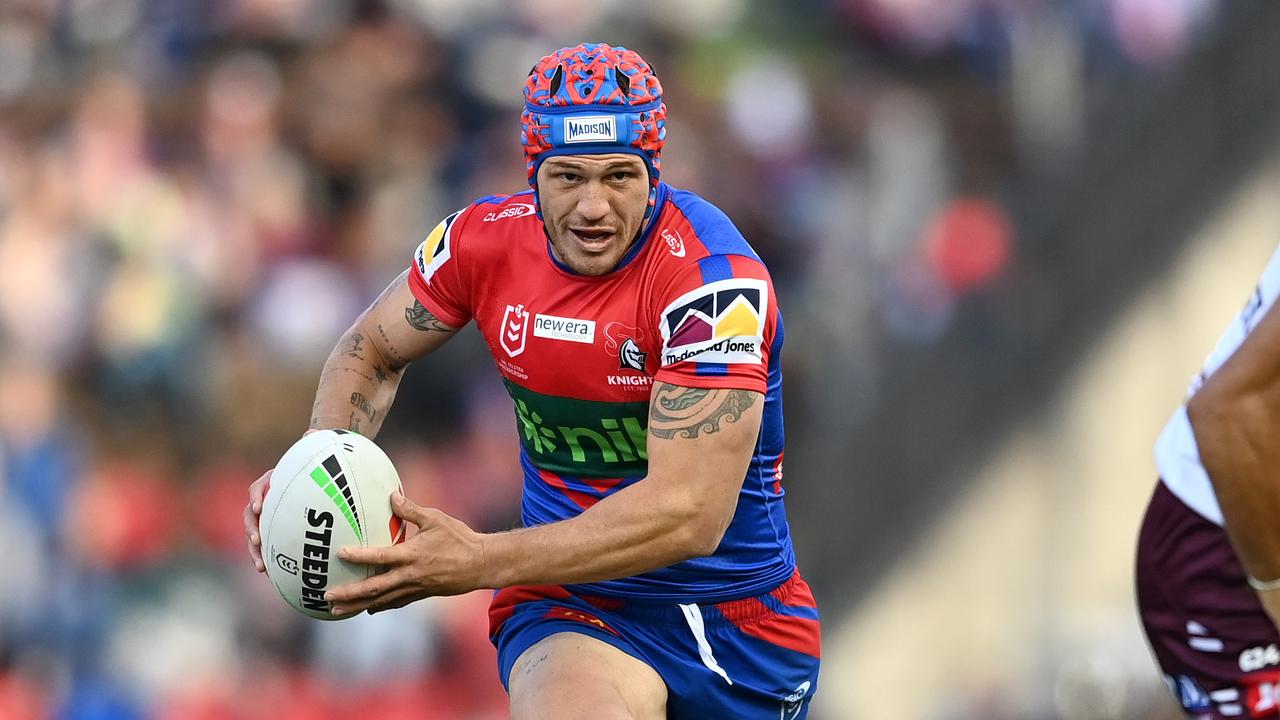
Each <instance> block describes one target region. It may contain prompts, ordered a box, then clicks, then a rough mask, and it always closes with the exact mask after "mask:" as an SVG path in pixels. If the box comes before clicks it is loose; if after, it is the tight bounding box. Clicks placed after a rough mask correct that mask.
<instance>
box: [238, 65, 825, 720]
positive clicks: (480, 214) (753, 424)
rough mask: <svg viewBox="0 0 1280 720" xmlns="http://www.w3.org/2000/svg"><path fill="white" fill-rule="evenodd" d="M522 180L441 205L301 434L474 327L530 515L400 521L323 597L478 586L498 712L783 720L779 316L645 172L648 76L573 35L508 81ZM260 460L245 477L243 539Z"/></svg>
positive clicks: (659, 134)
mask: <svg viewBox="0 0 1280 720" xmlns="http://www.w3.org/2000/svg"><path fill="white" fill-rule="evenodd" d="M524 97H525V109H524V112H523V114H522V117H521V120H522V133H521V138H522V142H523V145H524V152H525V158H526V160H527V168H528V181H529V184H530V185H531V186H532V191H526V192H523V193H519V194H516V195H511V196H494V197H487V198H483V199H481V200H478V201H476V202H474V203H472V204H471V205H469V206H468V207H466V208H465V209H463V210H461V211H459V212H457V213H454V214H453V215H450V216H449V217H448V218H446V219H445V220H444V221H443V222H441V223H440V224H439V225H438V226H437V227H436V228H435V230H433V231H432V232H431V234H430V235H429V236H428V237H427V239H426V241H425V242H423V243H422V245H421V246H420V247H419V248H418V250H417V254H416V256H415V257H414V259H413V263H412V265H411V267H410V268H409V269H408V270H407V271H406V273H405V274H404V275H401V277H400V278H398V279H397V280H396V281H395V282H393V283H392V284H391V285H390V287H388V288H387V290H386V291H385V292H384V293H383V295H382V297H380V298H378V300H376V301H375V302H374V304H373V305H372V306H371V307H370V308H369V309H368V310H367V311H365V313H364V314H363V315H362V316H361V317H360V318H359V319H357V321H356V323H355V325H354V326H352V328H351V329H350V330H349V331H347V333H346V335H344V336H343V338H342V339H341V340H340V341H339V343H338V346H337V348H335V350H334V351H333V354H332V355H331V356H330V357H329V360H328V362H327V363H326V365H325V369H324V372H323V374H322V376H321V382H320V387H319V390H318V391H317V394H316V401H315V407H314V410H313V415H312V422H311V426H312V427H313V428H333V427H336V428H347V429H351V430H355V431H358V432H363V433H365V434H367V435H372V434H374V433H375V432H376V431H377V430H378V427H379V425H380V423H381V421H382V418H383V417H385V415H386V411H387V408H388V407H389V406H390V404H391V402H392V398H393V396H394V394H395V389H396V386H397V384H398V381H399V378H400V375H401V373H402V371H403V368H404V367H405V365H406V364H407V363H409V362H411V361H413V360H415V359H417V358H420V357H422V356H424V355H427V354H428V353H430V352H431V351H432V350H434V349H435V348H437V347H439V346H440V345H441V344H442V343H444V342H445V341H446V340H448V339H449V338H450V337H451V336H452V335H453V334H454V333H455V332H456V331H457V329H458V328H461V327H462V326H464V325H466V324H467V323H468V322H472V321H474V322H475V324H476V327H477V328H478V329H479V331H480V333H481V335H482V336H483V337H484V339H485V341H486V343H487V344H488V346H489V351H490V352H491V353H492V356H493V359H494V362H495V364H496V365H497V369H498V372H499V373H500V374H501V376H502V379H503V382H504V383H505V385H506V388H507V390H508V392H509V393H510V395H511V398H512V400H513V402H514V408H515V414H516V423H517V428H518V431H519V436H520V441H521V447H520V458H521V463H522V465H523V467H524V494H523V520H524V525H525V527H524V528H523V529H520V530H515V531H512V532H506V533H497V534H479V533H476V532H475V531H473V530H471V529H470V528H469V527H467V526H466V525H465V524H463V523H462V522H460V521H458V520H456V519H454V518H451V517H449V516H447V515H445V514H444V513H442V512H440V511H439V510H435V509H427V508H421V507H418V506H416V505H414V504H413V503H412V502H410V501H408V500H404V499H400V498H396V499H395V501H394V509H395V511H396V513H397V514H399V515H401V516H402V517H404V518H405V519H407V520H409V521H411V522H414V523H415V524H417V525H418V526H419V527H420V529H421V531H420V534H419V535H417V536H416V537H415V538H414V539H411V540H410V541H408V542H406V543H404V544H402V545H399V546H396V547H393V548H375V549H368V550H361V549H350V550H343V551H342V557H343V558H345V559H348V560H351V561H354V562H360V563H366V564H376V565H383V566H387V567H388V568H389V570H388V571H387V572H386V573H384V574H381V575H378V576H376V577H374V578H371V579H369V580H366V581H363V582H360V583H356V584H353V585H350V586H346V587H342V588H338V589H335V590H333V591H332V592H331V593H330V594H329V595H328V596H327V597H329V598H330V599H331V602H332V603H333V611H334V612H335V613H337V614H348V613H355V612H359V611H362V610H366V609H367V610H371V611H373V610H382V609H386V608H393V607H400V606H402V605H405V604H406V603H409V602H412V601H414V600H417V599H419V598H424V597H428V596H432V595H449V594H454V593H463V592H468V591H470V590H474V589H477V588H498V589H499V590H498V592H497V593H496V594H495V595H494V599H493V604H492V607H491V611H490V635H491V637H492V639H493V642H494V644H495V645H496V647H497V649H498V660H499V665H500V672H501V678H502V681H503V683H504V684H505V685H506V686H507V687H508V690H509V692H510V696H511V709H512V716H513V717H515V718H557V719H564V718H590V719H591V720H601V719H605V718H638V719H645V720H648V719H651V718H663V717H670V718H761V719H762V720H763V719H765V718H768V719H769V720H774V719H775V718H779V717H781V718H783V719H784V720H792V719H793V718H803V717H805V716H806V714H807V710H808V705H809V701H810V698H812V696H813V692H814V690H815V688H816V684H817V675H818V665H819V661H818V657H819V627H818V614H817V609H816V607H815V603H814V600H813V596H812V594H811V593H810V591H809V588H808V586H807V585H806V584H805V582H804V580H802V579H801V578H800V576H799V574H798V573H797V572H796V565H795V558H794V555H793V552H792V547H791V541H790V536H789V531H788V526H787V521H786V517H785V514H784V510H783V502H782V497H783V489H782V484H781V480H782V453H783V431H782V404H781V403H782V399H781V382H782V376H781V370H780V364H779V363H780V358H779V353H780V351H781V348H782V338H783V330H782V319H781V316H780V315H779V313H778V306H777V301H776V297H775V295H774V290H773V286H772V283H771V282H770V279H769V274H768V271H767V270H766V269H765V267H764V265H763V264H762V263H761V262H760V259H759V258H758V257H757V256H756V254H755V253H754V252H753V251H752V249H751V248H750V246H749V245H748V244H747V243H746V242H745V241H744V240H743V238H742V236H741V234H740V233H739V232H738V231H737V229H736V228H735V227H734V226H733V224H732V223H731V222H730V221H729V220H728V218H726V217H725V216H724V214H723V213H721V212H720V211H719V210H718V209H716V208H715V207H714V206H712V205H710V204H709V203H707V202H706V201H705V200H703V199H702V198H700V197H698V196H696V195H694V194H693V193H690V192H686V191H682V190H677V189H675V188H672V187H670V186H668V185H665V184H663V183H660V182H659V180H658V176H659V170H660V167H661V163H660V158H661V151H662V146H663V141H664V137H665V117H666V106H665V105H664V104H663V100H662V88H661V85H660V84H659V82H658V78H657V77H656V76H655V75H654V74H653V72H652V70H651V69H650V67H649V66H648V65H647V64H646V63H645V61H644V60H643V59H641V57H640V56H639V55H637V54H636V53H634V52H632V51H629V50H626V49H624V48H618V47H610V46H608V45H594V44H584V45H579V46H577V47H573V48H565V49H562V50H559V51H557V52H555V53H553V54H551V55H549V56H547V57H545V58H543V59H542V60H541V61H540V62H539V63H538V64H537V66H535V67H534V69H533V71H532V72H531V73H530V75H529V79H528V81H527V82H526V83H525V88H524ZM269 475H270V473H268V474H267V475H264V476H263V478H262V479H260V480H258V481H257V482H255V483H254V484H253V485H252V486H251V488H250V505H249V507H247V508H246V510H245V532H246V534H247V535H248V537H249V543H250V550H251V553H252V555H253V559H254V562H255V563H256V564H257V567H258V568H259V569H260V570H261V569H262V567H263V566H262V560H261V556H260V554H259V551H258V543H259V539H258V535H257V518H256V515H257V513H258V511H259V508H260V507H261V500H262V495H263V489H264V487H265V485H266V483H267V481H268V479H269Z"/></svg>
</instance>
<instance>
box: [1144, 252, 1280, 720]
mask: <svg viewBox="0 0 1280 720" xmlns="http://www.w3.org/2000/svg"><path fill="white" fill-rule="evenodd" d="M1277 295H1280V250H1277V252H1276V253H1275V254H1274V255H1272V257H1271V260H1270V261H1269V262H1268V264H1267V267H1266V269H1265V270H1264V272H1263V275H1262V279H1261V281H1259V283H1258V286H1257V288H1256V290H1255V291H1254V293H1253V295H1252V296H1251V297H1250V298H1249V301H1248V302H1247V303H1246V304H1245V307H1244V309H1243V310H1242V311H1241V313H1240V315H1239V316H1238V317H1237V318H1236V319H1235V321H1234V322H1233V323H1232V324H1231V325H1230V327H1228V328H1227V331H1226V332H1225V333H1224V334H1223V335H1222V337H1221V339H1220V340H1219V341H1218V344H1217V346H1216V347H1215V348H1214V350H1213V352H1212V353H1211V354H1210V355H1209V358H1208V360H1206V362H1205V365H1204V369H1203V370H1202V371H1201V372H1200V373H1199V374H1198V375H1196V377H1195V378H1194V379H1193V380H1192V383H1191V388H1190V392H1189V394H1188V400H1187V401H1186V403H1185V404H1184V405H1183V406H1181V407H1179V408H1178V410H1177V411H1176V412H1175V413H1174V415H1173V417H1172V418H1171V419H1170V420H1169V423H1168V424H1167V425H1166V426H1165V428H1164V431H1163V432H1162V433H1161V435H1160V438H1159V440H1158V441H1157V443H1156V464H1157V467H1158V469H1159V472H1160V482H1159V483H1158V484H1157V486H1156V490H1155V495H1154V496H1153V497H1152V499H1151V503H1150V505H1149V507H1148V508H1147V514H1146V518H1145V520H1144V521H1143V525H1142V530H1141V533H1140V534H1139V539H1138V554H1137V597H1138V607H1139V610H1140V612H1141V615H1142V623H1143V628H1144V629H1145V631H1146V633H1147V639H1148V640H1149V642H1150V644H1151V648H1152V652H1153V654H1154V655H1155V658H1156V661H1157V662H1158V663H1159V665H1160V667H1161V669H1162V671H1163V672H1164V677H1165V681H1166V683H1167V684H1168V685H1169V688H1170V690H1171V691H1173V693H1174V695H1175V696H1176V697H1177V698H1178V701H1179V702H1180V703H1181V705H1182V707H1183V710H1184V711H1185V712H1186V714H1187V717H1190V718H1197V719H1205V720H1209V719H1212V720H1217V719H1218V718H1236V717H1247V718H1268V717H1276V716H1280V633H1277V629H1276V628H1277V626H1276V623H1277V620H1280V310H1276V309H1274V308H1273V305H1274V304H1275V300H1276V296H1277Z"/></svg>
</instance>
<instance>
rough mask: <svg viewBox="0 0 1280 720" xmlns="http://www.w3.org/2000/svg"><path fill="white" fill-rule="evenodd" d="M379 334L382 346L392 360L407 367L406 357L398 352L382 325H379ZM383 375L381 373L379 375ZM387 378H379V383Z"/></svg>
mask: <svg viewBox="0 0 1280 720" xmlns="http://www.w3.org/2000/svg"><path fill="white" fill-rule="evenodd" d="M378 334H379V335H381V336H382V346H383V347H385V348H386V349H387V354H388V355H390V356H391V360H392V361H394V362H395V363H397V364H399V365H407V364H408V363H407V362H406V361H405V359H404V356H403V355H401V354H400V351H399V350H396V346H395V344H393V343H392V342H391V337H390V336H388V335H387V329H386V328H384V327H382V323H378ZM379 374H380V375H381V373H379ZM383 379H385V378H379V380H378V382H382V380H383Z"/></svg>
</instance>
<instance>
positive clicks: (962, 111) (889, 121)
mask: <svg viewBox="0 0 1280 720" xmlns="http://www.w3.org/2000/svg"><path fill="white" fill-rule="evenodd" d="M1213 5H1214V3H1213V2H1211V0H1092V1H1090V2H1085V1H1084V0H1081V2H1065V1H1064V2H1052V1H1049V0H965V1H959V0H924V1H919V0H916V1H910V2H908V1H905V0H805V1H803V2H787V3H781V2H779V3H774V2H767V1H766V0H757V1H749V0H700V1H699V2H688V3H686V2H680V1H679V0H655V1H654V2H650V3H630V2H624V0H600V1H599V2H595V3H589V4H584V3H578V2H573V1H572V0H521V1H519V2H513V3H509V2H501V1H500V0H401V1H399V2H396V1H395V0H385V1H383V2H373V1H361V0H234V1H229V2H218V3H204V2H198V1H196V0H72V1H71V2H57V1H55V0H10V1H8V2H5V3H3V4H0V555H2V556H3V557H5V558H6V566H5V573H4V578H3V580H2V581H0V720H10V719H17V718H50V717H58V718H104V719H105V718H111V719H115V718H120V719H122V720H123V719H131V718H152V717H155V718H193V717H194V718H202V717H208V718H222V717H244V718H258V717H262V718H266V717H272V718H282V717H295V716H296V717H307V718H326V717H340V716H345V715H346V714H349V713H354V712H355V711H357V710H358V711H360V712H367V713H376V714H377V715H378V716H381V717H383V718H388V719H390V718H398V717H415V718H442V719H453V718H458V719H462V718H491V717H503V716H504V712H505V710H504V708H505V704H504V696H503V694H502V691H501V687H500V686H499V685H498V683H497V680H496V678H495V675H496V673H495V672H494V662H493V652H492V649H491V648H490V647H489V646H488V640H487V638H486V637H485V627H486V620H485V608H486V605H487V598H486V597H485V596H484V594H483V593H477V594H473V595H471V596H466V597H462V598H454V599H448V600H440V601H433V602H424V603H419V604H417V605H415V606H412V607H411V608H409V609H406V610H402V611H399V612H396V613H391V614H387V615H380V616H377V617H362V618H359V619H354V620H349V621H345V622H343V623H336V624H325V623H316V622H313V621H305V620H303V619H302V618H301V617H300V616H296V615H295V614H294V613H293V612H292V611H291V610H289V609H288V608H287V607H286V606H285V605H284V603H282V602H280V601H279V600H278V598H276V597H275V596H274V590H273V589H272V588H271V586H270V584H269V583H267V582H266V581H265V579H263V578H261V577H259V576H258V575H256V574H255V573H254V572H253V569H252V566H251V565H250V563H249V561H248V559H247V555H246V553H245V548H244V540H243V535H242V531H241V526H240V522H241V521H240V512H241V509H242V507H243V505H244V501H245V488H246V486H247V485H248V484H249V482H250V481H252V480H253V479H254V478H256V477H257V476H258V475H259V474H260V473H261V472H262V471H263V470H265V469H266V468H268V467H270V465H271V464H272V462H273V460H274V458H275V457H277V456H278V455H279V453H280V452H282V451H283V450H284V449H285V448H286V447H287V446H288V445H289V443H291V442H292V441H293V440H294V439H296V437H297V436H298V435H299V434H300V433H301V432H302V430H303V429H304V428H305V427H306V424H307V419H308V417H307V413H308V410H309V408H310V403H311V397H312V393H313V391H314V387H315V381H316V377H317V374H318V371H319V367H320V364H321V362H322V361H323V359H324V357H325V356H326V355H327V353H328V350H329V349H330V347H331V346H332V343H333V342H334V340H335V339H336V338H337V336H338V335H339V334H340V333H341V331H342V330H343V329H344V328H345V327H346V326H347V325H348V324H349V323H350V321H351V320H352V319H353V318H354V316H355V315H356V314H357V313H358V312H359V311H360V310H361V309H362V308H363V307H364V306H365V305H366V304H367V303H368V302H369V301H370V300H371V299H372V298H373V297H375V296H376V295H377V293H378V292H379V291H380V290H381V288H382V287H383V286H384V285H385V284H386V283H387V282H388V281H389V280H390V279H391V278H393V277H395V276H396V275H397V274H398V273H399V271H400V270H401V269H402V268H403V267H405V266H406V265H407V263H408V261H409V256H410V253H411V252H412V250H413V248H414V247H415V246H416V245H417V243H418V242H419V240H420V239H421V236H422V235H423V233H424V232H425V231H426V230H428V229H429V228H430V227H432V226H433V225H434V224H435V223H436V222H437V221H438V220H439V219H440V218H441V217H443V216H444V215H446V214H447V213H449V212H451V211H452V210H454V209H456V208H458V207H461V206H462V205H464V204H465V203H466V202H468V201H469V200H470V199H472V198H474V197H478V196H481V195H486V194H491V193H501V192H517V191H519V190H521V189H523V177H524V174H523V164H522V159H521V156H520V150H519V146H518V106H519V101H520V97H519V88H520V86H521V82H522V81H523V78H524V75H525V74H526V73H527V72H528V68H529V67H531V66H532V64H533V62H534V61H536V60H537V58H538V57H540V56H541V55H542V54H544V53H546V52H548V51H550V50H552V49H554V48H556V47H559V46H561V45H567V44H575V43H577V42H579V41H581V40H584V39H586V40H605V41H609V42H614V43H618V44H624V45H627V46H629V47H632V48H633V49H636V50H639V51H640V52H641V53H642V54H643V55H645V56H646V57H647V58H648V59H649V60H650V61H651V62H652V63H653V64H654V66H655V67H656V68H657V70H658V72H659V75H660V77H662V79H663V82H664V86H665V88H666V93H667V101H668V105H669V107H670V120H669V126H668V133H669V136H668V137H669V140H668V146H667V147H668V149H667V156H666V157H667V161H666V162H665V163H664V179H665V180H667V181H668V182H671V183H673V184H676V185H679V186H683V187H688V188H690V189H694V190H696V191H699V192H701V193H703V194H704V195H705V196H707V197H708V198H709V199H711V200H712V201H713V202H715V203H716V204H718V205H720V206H721V207H722V208H723V209H725V210H726V212H727V213H728V214H729V215H730V217H732V218H734V220H735V221H736V222H737V223H738V225H739V227H740V228H741V229H742V230H743V233H744V234H745V235H746V236H747V238H748V239H749V240H750V241H751V242H752V243H753V244H754V245H755V247H756V248H757V249H758V250H759V252H760V253H761V254H762V255H763V256H764V257H765V259H766V261H767V262H768V263H769V264H770V267H771V269H772V271H773V273H774V276H775V279H776V281H777V283H778V286H779V288H780V294H781V295H782V300H783V305H784V307H785V308H786V309H787V311H788V322H789V325H790V326H791V327H790V328H789V329H790V330H792V332H790V333H789V334H788V335H789V347H790V348H791V349H790V350H789V354H788V358H787V362H788V363H789V364H788V373H789V375H790V376H792V377H793V378H795V379H794V383H795V384H796V385H795V388H794V390H789V393H793V394H791V395H789V398H788V403H789V406H790V409H791V410H792V412H791V414H790V418H789V420H790V422H791V423H792V425H793V427H794V426H796V425H802V424H803V423H804V422H805V419H804V410H805V407H806V405H807V404H810V403H816V402H817V401H815V400H812V397H813V396H817V395H821V394H823V393H824V392H829V391H830V390H831V388H833V387H834V388H835V389H836V391H838V393H839V394H840V397H841V398H843V402H844V403H845V407H846V409H849V408H852V411H854V412H856V408H857V407H858V401H857V398H858V396H859V394H860V393H861V394H865V393H867V392H870V390H871V389H872V388H874V386H875V381H876V378H877V376H878V373H880V372H882V371H883V368H881V367H880V365H879V363H880V360H881V358H882V356H883V348H884V347H885V346H886V345H887V344H907V345H912V346H919V347H920V348H921V351H922V352H927V348H928V346H929V344H930V343H931V342H932V341H934V340H935V339H936V338H938V337H939V336H940V335H941V334H942V333H944V332H946V331H947V329H948V327H949V325H950V323H951V322H953V317H954V308H955V307H956V305H957V303H962V302H964V301H965V299H966V298H967V297H969V296H971V295H974V294H980V293H981V292H982V291H983V289H984V288H985V287H988V286H990V285H991V284H992V283H996V282H1000V281H1001V280H1002V278H1005V277H1007V276H1009V274H1010V273H1011V272H1013V271H1014V270H1015V269H1016V267H1017V264H1018V258H1019V252H1020V248H1019V243H1018V241H1017V237H1016V231H1015V227H1016V223H1015V220H1014V217H1015V215H1016V208H1017V193H1018V188H1019V186H1020V185H1021V184H1022V183H1025V182H1027V179H1028V178H1035V177H1040V176H1045V175H1052V174H1053V173H1055V172H1059V171H1061V169H1062V168H1064V167H1067V166H1069V165H1070V164H1071V163H1072V162H1074V159H1073V154H1072V153H1073V150H1074V149H1075V148H1076V147H1077V145H1078V143H1079V142H1080V134H1081V132H1082V131H1083V130H1082V128H1083V127H1084V126H1085V124H1086V122H1087V120H1088V117H1087V115H1088V112H1089V108H1090V107H1091V105H1090V99H1091V98H1095V97H1098V96H1100V94H1102V93H1105V92H1106V89H1107V83H1108V79H1109V78H1112V77H1115V76H1117V75H1123V74H1134V73H1138V74H1159V73H1161V72H1162V71H1164V70H1165V69H1166V68H1169V67H1172V66H1175V65H1176V63H1177V62H1178V59H1179V57H1180V56H1181V55H1182V54H1183V52H1185V50H1186V48H1187V47H1188V44H1189V43H1190V42H1191V41H1192V39H1193V38H1194V37H1195V34H1196V32H1197V31H1201V32H1202V31H1204V29H1205V28H1207V27H1210V26H1211V21H1212V16H1213V13H1212V9H1213ZM793 328H798V329H793ZM456 345H457V347H456V348H455V347H450V348H448V349H447V350H446V351H444V352H442V354H441V357H440V358H439V359H438V361H437V360H436V359H433V361H432V363H430V367H429V368H414V369H413V371H411V373H410V374H409V376H408V377H407V378H406V381H405V385H404V387H403V389H402V391H401V399H400V403H399V405H398V406H397V408H396V410H395V412H394V413H393V415H392V416H391V418H390V419H389V421H388V424H387V426H386V428H385V429H384V433H383V435H382V436H380V438H379V440H380V442H381V443H382V444H383V445H384V447H386V448H387V449H388V451H389V452H390V453H391V455H392V457H393V459H394V460H395V461H396V463H397V467H398V468H399V470H400V473H401V475H402V478H403V480H404V483H405V486H406V492H407V493H408V494H409V495H410V496H411V497H414V498H415V499H416V500H417V501H418V502H420V503H422V504H427V505H438V506H440V507H442V508H444V509H446V510H447V511H448V512H450V513H451V514H453V515H455V516H458V517H460V518H462V519H463V520H465V521H467V522H469V523H471V524H472V525H473V526H476V527H478V528H482V529H498V528H502V527H509V526H511V525H512V524H513V523H514V522H516V518H517V517H518V514H517V505H518V493H519V487H518V477H519V468H518V465H517V462H516V445H515V433H514V428H513V427H512V419H511V414H510V408H509V406H508V402H509V401H508V400H507V399H506V397H505V395H504V394H503V391H502V389H501V387H500V386H499V385H497V384H496V382H495V380H494V378H493V377H492V375H493V373H492V372H491V371H490V370H489V369H488V368H487V367H486V365H487V361H485V360H484V359H483V353H482V351H481V349H480V348H479V346H478V343H477V342H476V341H475V338H474V335H472V337H471V339H470V340H467V339H460V340H459V341H458V342H457V343H456ZM793 399H794V403H793ZM339 676H341V677H343V678H344V681H343V683H342V684H341V685H338V684H336V683H335V681H334V679H335V678H337V677H339ZM824 681H825V682H839V678H824ZM984 712H986V711H984ZM984 716H991V717H994V716H995V715H984ZM947 717H952V716H951V715H948V716H947Z"/></svg>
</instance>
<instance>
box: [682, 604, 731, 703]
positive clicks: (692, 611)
mask: <svg viewBox="0 0 1280 720" xmlns="http://www.w3.org/2000/svg"><path fill="white" fill-rule="evenodd" d="M680 609H681V610H683V611H684V619H685V622H687V623H689V629H690V630H692V631H693V639H694V640H697V641H698V654H699V655H700V656H702V664H703V665H706V666H707V669H708V670H710V671H711V672H713V673H715V674H717V675H719V676H720V677H722V678H724V681H725V682H727V683H729V684H730V685H732V684H733V681H732V680H730V679H729V673H727V672H725V671H724V668H722V667H720V663H718V662H716V656H715V655H712V654H711V644H710V643H708V642H707V632H706V629H705V628H704V627H703V624H702V609H701V608H699V607H698V606H697V605H696V604H693V603H690V604H688V605H681V606H680Z"/></svg>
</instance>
